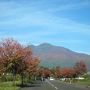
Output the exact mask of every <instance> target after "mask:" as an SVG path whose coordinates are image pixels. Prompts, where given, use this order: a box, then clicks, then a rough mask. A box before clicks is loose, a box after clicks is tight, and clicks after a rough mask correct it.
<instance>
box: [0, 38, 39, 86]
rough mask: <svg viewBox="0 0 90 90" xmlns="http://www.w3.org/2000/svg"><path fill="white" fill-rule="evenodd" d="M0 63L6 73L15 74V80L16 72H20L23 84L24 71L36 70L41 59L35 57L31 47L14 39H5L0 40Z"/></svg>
mask: <svg viewBox="0 0 90 90" xmlns="http://www.w3.org/2000/svg"><path fill="white" fill-rule="evenodd" d="M27 62H28V63H27ZM0 64H2V67H4V69H3V71H4V72H5V73H8V72H10V73H12V74H13V76H14V80H15V76H16V74H20V75H21V77H22V85H23V75H24V73H25V72H26V70H29V71H34V70H35V69H36V68H35V67H37V65H38V64H39V61H38V59H37V58H34V57H33V55H32V50H31V48H28V47H24V46H22V45H21V44H20V43H18V42H17V41H15V40H13V39H5V40H3V41H1V42H0ZM31 67H32V68H31ZM1 71H2V69H1V67H0V72H1Z"/></svg>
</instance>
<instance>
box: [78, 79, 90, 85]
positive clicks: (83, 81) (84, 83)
mask: <svg viewBox="0 0 90 90" xmlns="http://www.w3.org/2000/svg"><path fill="white" fill-rule="evenodd" d="M76 83H77V84H81V85H87V86H90V79H85V80H79V81H77V82H76Z"/></svg>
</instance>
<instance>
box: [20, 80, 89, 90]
mask: <svg viewBox="0 0 90 90" xmlns="http://www.w3.org/2000/svg"><path fill="white" fill-rule="evenodd" d="M21 90H90V88H86V87H82V86H77V85H73V84H65V83H62V82H60V81H57V80H54V81H49V80H46V81H45V82H40V81H38V82H37V83H35V84H32V85H28V86H27V87H24V88H21Z"/></svg>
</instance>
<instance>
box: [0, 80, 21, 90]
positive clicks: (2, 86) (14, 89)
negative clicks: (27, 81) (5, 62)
mask: <svg viewBox="0 0 90 90" xmlns="http://www.w3.org/2000/svg"><path fill="white" fill-rule="evenodd" d="M18 84H19V82H17V81H16V85H13V82H0V90H19V89H20V87H19V86H18Z"/></svg>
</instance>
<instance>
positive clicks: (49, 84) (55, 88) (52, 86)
mask: <svg viewBox="0 0 90 90" xmlns="http://www.w3.org/2000/svg"><path fill="white" fill-rule="evenodd" d="M47 83H48V84H49V85H51V86H52V87H54V88H55V89H56V90H57V89H58V88H57V87H56V86H55V85H54V84H52V83H51V82H49V81H48V80H47Z"/></svg>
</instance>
